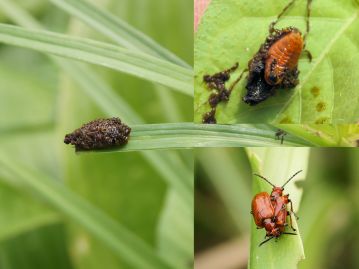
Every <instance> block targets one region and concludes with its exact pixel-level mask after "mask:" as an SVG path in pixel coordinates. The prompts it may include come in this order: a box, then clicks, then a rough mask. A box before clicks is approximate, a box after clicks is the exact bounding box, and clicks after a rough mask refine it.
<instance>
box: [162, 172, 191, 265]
mask: <svg viewBox="0 0 359 269" xmlns="http://www.w3.org/2000/svg"><path fill="white" fill-rule="evenodd" d="M191 178H192V176H191ZM191 208H193V203H192V205H191ZM174 231H176V232H174ZM157 233H158V236H157V238H158V252H159V255H160V256H161V257H163V259H165V260H166V261H168V263H169V264H171V265H173V267H174V268H186V267H188V265H189V264H191V262H192V261H193V253H194V252H193V241H194V234H193V233H194V231H193V211H192V210H190V211H189V210H188V208H187V207H186V206H185V205H184V204H183V202H182V199H181V198H180V197H179V196H178V192H177V191H174V190H171V189H170V190H169V191H168V192H167V198H166V203H165V208H164V209H163V211H162V214H161V218H160V222H159V225H158V229H157Z"/></svg>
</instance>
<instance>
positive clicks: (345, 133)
mask: <svg viewBox="0 0 359 269" xmlns="http://www.w3.org/2000/svg"><path fill="white" fill-rule="evenodd" d="M278 127H280V128H281V129H283V130H285V131H286V132H288V133H290V134H293V135H296V136H298V137H301V138H302V139H303V140H306V141H310V142H311V143H313V144H315V145H317V146H321V147H356V146H357V145H358V141H359V126H358V124H336V125H330V124H307V125H298V124H280V125H278Z"/></svg>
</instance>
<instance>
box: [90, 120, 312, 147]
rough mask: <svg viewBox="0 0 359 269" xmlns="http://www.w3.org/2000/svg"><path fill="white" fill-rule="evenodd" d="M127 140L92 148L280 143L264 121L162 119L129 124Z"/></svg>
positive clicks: (294, 140)
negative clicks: (226, 122)
mask: <svg viewBox="0 0 359 269" xmlns="http://www.w3.org/2000/svg"><path fill="white" fill-rule="evenodd" d="M131 129H132V131H131V135H130V139H129V142H128V144H126V145H124V146H121V147H114V148H109V149H101V150H94V151H95V152H114V151H118V152H124V151H137V150H149V149H178V148H198V147H244V146H259V147H263V146H281V144H280V141H278V140H276V136H275V132H276V130H277V129H275V128H273V127H269V126H266V125H261V124H258V125H246V124H240V125H219V124H216V125H211V124H209V125H206V124H194V123H165V124H142V125H132V126H131ZM283 145H290V146H309V145H312V144H311V143H310V142H306V141H304V140H302V139H300V138H298V137H294V136H290V135H289V136H286V138H285V140H284V142H283ZM85 152H91V151H85Z"/></svg>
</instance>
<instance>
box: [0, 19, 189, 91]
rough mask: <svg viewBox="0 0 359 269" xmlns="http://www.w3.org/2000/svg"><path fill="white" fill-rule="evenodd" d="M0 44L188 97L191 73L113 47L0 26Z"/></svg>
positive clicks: (142, 55)
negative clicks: (87, 65) (106, 70)
mask: <svg viewBox="0 0 359 269" xmlns="http://www.w3.org/2000/svg"><path fill="white" fill-rule="evenodd" d="M0 42H3V43H6V44H9V45H14V46H19V47H23V48H28V49H33V50H37V51H40V52H44V53H50V54H54V55H57V56H62V57H66V58H70V59H76V60H80V61H84V62H88V63H92V64H97V65H102V66H105V67H109V68H112V69H115V70H118V71H122V72H125V73H127V74H131V75H135V76H137V77H140V78H143V79H147V80H150V81H153V82H157V83H160V84H162V85H165V86H169V87H171V88H172V89H174V90H177V91H179V92H181V93H184V94H187V95H192V94H193V93H192V89H193V85H192V83H193V82H192V71H191V70H188V69H185V68H183V67H179V66H177V65H174V64H172V63H168V62H167V61H163V60H159V59H158V58H155V57H152V56H149V55H146V54H144V53H140V52H132V51H129V50H128V49H123V48H120V47H117V46H113V45H110V44H106V43H103V42H98V41H93V40H90V39H84V38H75V37H70V36H68V35H63V34H55V33H52V32H48V31H40V30H28V29H24V28H21V27H17V26H10V25H5V24H0Z"/></svg>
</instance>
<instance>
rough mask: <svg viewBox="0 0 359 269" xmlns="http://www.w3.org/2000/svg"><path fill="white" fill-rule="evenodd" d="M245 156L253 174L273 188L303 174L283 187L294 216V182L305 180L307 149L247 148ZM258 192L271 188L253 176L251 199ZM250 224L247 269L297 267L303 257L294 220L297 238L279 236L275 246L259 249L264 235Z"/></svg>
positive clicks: (272, 243) (298, 196)
mask: <svg viewBox="0 0 359 269" xmlns="http://www.w3.org/2000/svg"><path fill="white" fill-rule="evenodd" d="M247 152H248V157H249V160H250V163H251V166H252V170H253V173H258V174H260V175H263V176H264V177H266V178H268V179H269V180H270V181H271V182H272V183H273V184H274V185H276V186H281V185H282V184H283V183H284V182H285V180H286V179H288V178H289V177H290V176H292V175H293V174H294V173H295V172H297V171H299V170H303V172H302V173H300V174H298V175H297V176H296V177H295V178H294V179H293V180H292V181H291V182H290V183H289V184H288V185H287V186H286V187H285V193H289V194H290V199H291V200H292V201H293V206H294V211H296V212H297V211H298V208H299V205H300V200H301V196H302V189H301V188H299V187H298V186H297V185H296V182H298V181H300V180H301V181H302V180H304V179H305V178H306V174H307V167H308V161H309V148H285V149H280V148H248V149H247ZM262 191H266V192H270V191H271V186H270V185H269V184H267V183H266V182H265V181H264V180H262V179H260V178H259V177H257V176H253V196H254V195H255V194H257V193H259V192H262ZM248 211H249V209H248ZM251 223H252V225H251V247H250V259H249V267H248V268H250V269H255V268H279V269H280V268H286V269H287V268H297V263H298V262H299V261H300V260H301V259H304V258H305V256H304V249H303V243H302V239H301V237H300V224H299V228H298V224H297V222H296V220H295V218H293V226H294V227H295V228H296V229H297V231H296V233H297V234H298V236H289V235H288V236H286V235H282V236H281V237H280V238H279V239H278V242H275V241H274V240H271V241H269V242H268V243H266V244H264V245H262V246H261V247H259V246H258V245H259V243H261V242H262V241H263V237H264V235H265V232H264V230H258V229H256V225H255V223H254V221H253V220H251ZM299 223H300V220H299Z"/></svg>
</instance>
